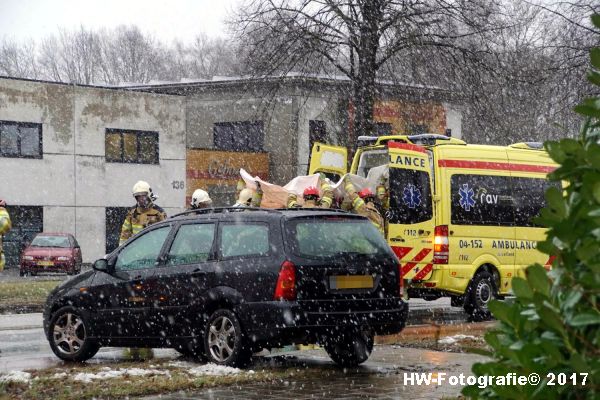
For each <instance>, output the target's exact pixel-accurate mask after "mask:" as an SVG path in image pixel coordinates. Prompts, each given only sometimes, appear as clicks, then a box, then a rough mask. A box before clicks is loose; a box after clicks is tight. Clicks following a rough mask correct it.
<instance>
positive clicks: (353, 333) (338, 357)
mask: <svg viewBox="0 0 600 400" xmlns="http://www.w3.org/2000/svg"><path fill="white" fill-rule="evenodd" d="M374 341H375V340H374V335H373V332H372V330H371V329H368V328H367V329H352V330H350V331H349V332H348V331H347V332H340V334H339V335H337V336H332V337H329V338H327V339H326V340H325V343H324V347H325V351H327V354H329V357H331V359H332V360H333V361H334V362H335V363H336V364H338V365H339V366H341V367H355V366H357V365H359V364H362V363H363V362H365V361H367V359H368V358H369V356H370V355H371V352H372V351H373V344H374Z"/></svg>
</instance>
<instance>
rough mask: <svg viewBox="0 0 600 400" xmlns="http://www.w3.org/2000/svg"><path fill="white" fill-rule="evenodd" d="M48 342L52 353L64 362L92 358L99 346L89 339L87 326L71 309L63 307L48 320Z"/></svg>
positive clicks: (79, 315)
mask: <svg viewBox="0 0 600 400" xmlns="http://www.w3.org/2000/svg"><path fill="white" fill-rule="evenodd" d="M49 341H50V347H51V348H52V351H53V352H54V354H56V356H57V357H58V358H60V359H61V360H65V361H85V360H87V359H90V358H92V357H93V356H94V355H95V354H96V353H97V352H98V349H99V348H100V346H99V345H98V344H97V343H96V342H95V341H93V340H92V339H90V337H89V324H88V323H87V321H86V319H85V317H84V316H83V314H82V313H81V312H79V311H77V310H76V309H75V308H73V307H69V306H67V307H63V308H61V309H59V310H58V311H56V312H55V313H54V316H53V317H52V319H51V320H50V327H49Z"/></svg>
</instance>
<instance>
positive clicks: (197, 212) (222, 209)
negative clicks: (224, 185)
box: [169, 207, 353, 218]
mask: <svg viewBox="0 0 600 400" xmlns="http://www.w3.org/2000/svg"><path fill="white" fill-rule="evenodd" d="M243 211H265V212H271V213H281V212H282V211H298V212H301V211H321V212H334V213H342V214H353V213H350V212H348V211H345V210H338V209H336V208H316V207H315V208H305V207H293V208H261V207H215V208H199V209H196V210H187V211H183V212H180V213H177V214H174V215H172V216H170V217H169V218H175V217H185V216H190V215H204V214H223V213H228V212H243Z"/></svg>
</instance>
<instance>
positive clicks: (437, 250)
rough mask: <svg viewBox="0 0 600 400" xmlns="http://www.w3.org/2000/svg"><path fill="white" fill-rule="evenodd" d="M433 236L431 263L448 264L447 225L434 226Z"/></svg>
mask: <svg viewBox="0 0 600 400" xmlns="http://www.w3.org/2000/svg"><path fill="white" fill-rule="evenodd" d="M434 233H435V235H434V238H433V263H434V264H448V249H449V247H450V245H449V241H448V225H438V226H436V227H435V231H434Z"/></svg>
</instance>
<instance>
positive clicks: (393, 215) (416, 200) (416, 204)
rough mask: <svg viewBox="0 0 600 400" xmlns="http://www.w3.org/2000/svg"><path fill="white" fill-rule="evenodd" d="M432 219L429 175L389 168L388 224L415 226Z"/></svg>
mask: <svg viewBox="0 0 600 400" xmlns="http://www.w3.org/2000/svg"><path fill="white" fill-rule="evenodd" d="M431 218H433V208H432V205H431V187H430V184H429V174H428V173H427V172H425V171H418V170H413V169H404V168H390V211H389V222H390V223H393V224H416V223H418V222H424V221H429V220H430V219H431Z"/></svg>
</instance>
